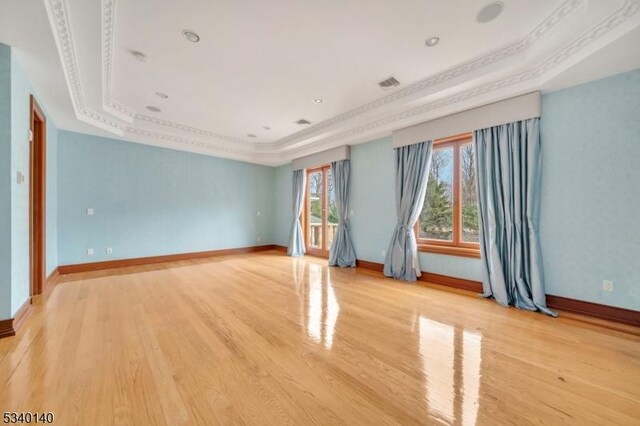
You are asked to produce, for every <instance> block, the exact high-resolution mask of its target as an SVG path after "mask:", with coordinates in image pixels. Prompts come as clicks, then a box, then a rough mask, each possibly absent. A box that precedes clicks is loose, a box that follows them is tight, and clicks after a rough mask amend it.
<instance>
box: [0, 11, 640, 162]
mask: <svg viewBox="0 0 640 426" xmlns="http://www.w3.org/2000/svg"><path fill="white" fill-rule="evenodd" d="M490 2H491V1H479V0H457V1H451V0H403V1H396V2H389V1H388V0H351V1H344V0H325V1H322V2H318V1H314V0H271V1H268V2H265V1H258V0H244V1H237V0H236V1H231V0H229V1H220V0H219V1H215V2H213V1H210V0H182V1H179V2H169V1H157V0H102V1H100V0H21V1H20V0H4V1H2V2H1V4H0V42H3V43H6V44H9V45H11V46H13V47H14V48H15V49H16V52H17V54H18V57H19V59H20V61H21V63H22V65H23V67H24V68H25V70H26V72H27V73H28V75H29V76H30V78H31V80H32V82H33V85H34V87H35V89H36V91H37V94H38V96H39V97H40V98H41V101H42V102H41V103H43V104H44V105H45V107H46V108H47V109H48V110H49V111H48V112H49V113H50V115H51V116H52V117H53V119H54V122H55V123H56V124H57V125H58V127H60V128H63V129H68V130H74V131H80V132H84V133H92V134H97V135H101V136H110V137H114V138H118V139H124V140H129V141H132V142H140V143H146V144H152V145H158V146H164V147H170V148H174V149H180V150H186V151H193V152H199V153H202V154H207V155H214V156H220V157H228V158H234V159H239V160H244V161H250V162H254V163H260V164H266V165H279V164H283V163H286V162H288V161H290V160H291V159H293V158H296V157H300V156H303V155H307V154H310V153H313V152H317V151H320V150H323V149H327V148H331V147H334V146H337V145H343V144H355V143H361V142H365V141H367V140H371V139H372V138H375V137H380V136H384V135H388V134H390V133H391V132H392V131H393V130H395V129H399V128H402V127H405V126H408V125H411V124H415V123H418V122H421V121H425V120H427V119H430V118H435V117H439V116H442V115H446V114H449V113H452V112H456V111H460V110H463V109H467V108H470V107H474V106H477V105H480V104H483V103H487V102H491V101H494V100H498V99H503V98H506V97H509V96H514V95H517V94H521V93H525V92H528V91H532V90H556V89H559V88H563V87H568V86H571V85H574V84H579V83H582V82H585V81H589V80H592V79H595V78H600V77H604V76H607V75H612V74H616V73H619V72H624V71H627V70H630V69H634V68H639V67H640V53H639V52H640V49H638V48H637V46H638V45H639V43H638V41H640V31H639V30H638V29H639V27H640V0H538V1H535V2H534V1H531V0H504V3H505V9H504V11H503V13H502V14H501V15H500V16H499V17H498V18H497V19H496V20H494V21H492V22H490V23H486V24H480V23H478V22H477V21H476V18H475V17H476V14H477V13H478V11H479V10H480V9H481V8H482V7H483V6H485V5H486V4H488V3H490ZM183 29H190V30H193V31H195V32H197V33H198V34H199V35H200V37H201V41H200V43H197V44H194V43H190V42H188V41H186V40H185V39H184V38H183V37H182V35H181V31H182V30H183ZM436 34H437V35H438V36H439V37H440V39H441V41H440V43H439V44H438V45H437V46H435V47H432V48H429V47H426V46H425V45H424V42H425V40H426V39H427V38H428V37H429V36H431V35H436ZM132 50H136V51H141V52H143V53H145V55H146V56H147V60H146V62H144V63H143V62H139V61H137V60H135V59H134V57H133V56H132V55H131V53H130V52H131V51H132ZM391 75H393V76H395V77H396V78H397V79H398V80H400V81H401V83H402V85H401V86H400V87H399V88H394V89H391V90H389V91H383V90H382V89H381V88H380V87H378V85H377V82H378V81H380V80H382V79H385V78H387V77H389V76H391ZM157 91H160V92H164V93H166V94H168V95H169V98H168V99H160V98H159V97H157V96H156V95H155V92H157ZM315 98H323V99H324V102H323V103H320V104H318V103H314V99H315ZM147 105H153V106H157V107H159V108H161V109H162V111H161V112H159V113H154V112H150V111H148V110H146V109H145V107H146V106H147ZM300 118H305V119H308V120H309V121H311V122H312V123H313V124H312V125H310V126H307V127H304V128H303V127H300V126H298V125H296V124H294V122H295V121H296V120H298V119H300ZM263 126H268V127H270V128H271V129H270V130H264V129H263ZM249 133H253V134H256V135H257V137H256V138H249V137H247V134H249Z"/></svg>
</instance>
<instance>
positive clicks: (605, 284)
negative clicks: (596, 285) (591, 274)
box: [602, 280, 613, 291]
mask: <svg viewBox="0 0 640 426" xmlns="http://www.w3.org/2000/svg"><path fill="white" fill-rule="evenodd" d="M602 289H603V290H604V291H613V281H609V280H604V281H602Z"/></svg>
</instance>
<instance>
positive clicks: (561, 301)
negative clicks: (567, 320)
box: [547, 294, 640, 327]
mask: <svg viewBox="0 0 640 426" xmlns="http://www.w3.org/2000/svg"><path fill="white" fill-rule="evenodd" d="M547 306H548V307H549V308H551V309H557V310H559V311H564V312H571V313H573V314H578V315H586V316H589V317H593V318H598V319H603V320H607V321H614V322H619V323H621V324H627V325H633V326H635V327H640V312H639V311H634V310H631V309H625V308H618V307H615V306H609V305H601V304H599V303H593V302H585V301H584V300H576V299H570V298H568V297H562V296H553V295H551V294H547Z"/></svg>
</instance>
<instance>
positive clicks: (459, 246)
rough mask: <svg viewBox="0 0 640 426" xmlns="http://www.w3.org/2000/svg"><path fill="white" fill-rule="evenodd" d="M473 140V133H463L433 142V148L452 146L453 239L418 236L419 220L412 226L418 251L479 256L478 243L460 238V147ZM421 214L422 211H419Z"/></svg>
mask: <svg viewBox="0 0 640 426" xmlns="http://www.w3.org/2000/svg"><path fill="white" fill-rule="evenodd" d="M472 140H473V133H471V132H469V133H463V134H460V135H455V136H451V137H448V138H442V139H437V140H435V141H434V142H433V149H436V148H442V147H449V146H451V147H453V182H454V185H453V241H444V240H433V239H428V238H420V220H419V219H418V221H417V222H416V224H415V226H414V234H415V237H416V242H417V244H418V251H421V252H427V253H437V254H447V255H452V256H463V257H472V258H480V244H479V243H468V242H464V241H462V239H461V235H460V234H461V226H462V225H461V223H462V199H461V197H462V196H461V192H462V187H461V185H462V182H461V179H460V164H459V163H460V147H461V146H462V145H466V144H467V143H469V142H472ZM420 213H421V214H422V212H420Z"/></svg>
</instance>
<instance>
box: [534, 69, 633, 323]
mask: <svg viewBox="0 0 640 426" xmlns="http://www.w3.org/2000/svg"><path fill="white" fill-rule="evenodd" d="M541 123H542V141H543V144H544V145H543V148H544V149H543V181H542V211H541V220H542V222H541V229H540V231H541V239H542V248H543V255H544V268H545V275H546V283H547V293H549V294H555V295H558V296H565V297H571V298H574V299H580V300H587V301H591V302H596V303H602V304H606V305H614V306H620V307H624V308H630V309H636V310H640V268H639V267H638V266H639V265H640V261H639V259H640V189H638V183H639V182H640V70H636V71H633V72H630V73H626V74H621V75H618V76H614V77H610V78H606V79H603V80H598V81H595V82H591V83H588V84H584V85H581V86H576V87H573V88H570V89H566V90H562V91H558V92H554V93H550V94H547V95H544V96H543V98H542V120H541ZM603 280H612V281H613V283H614V291H613V292H606V291H603V290H602V281H603Z"/></svg>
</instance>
